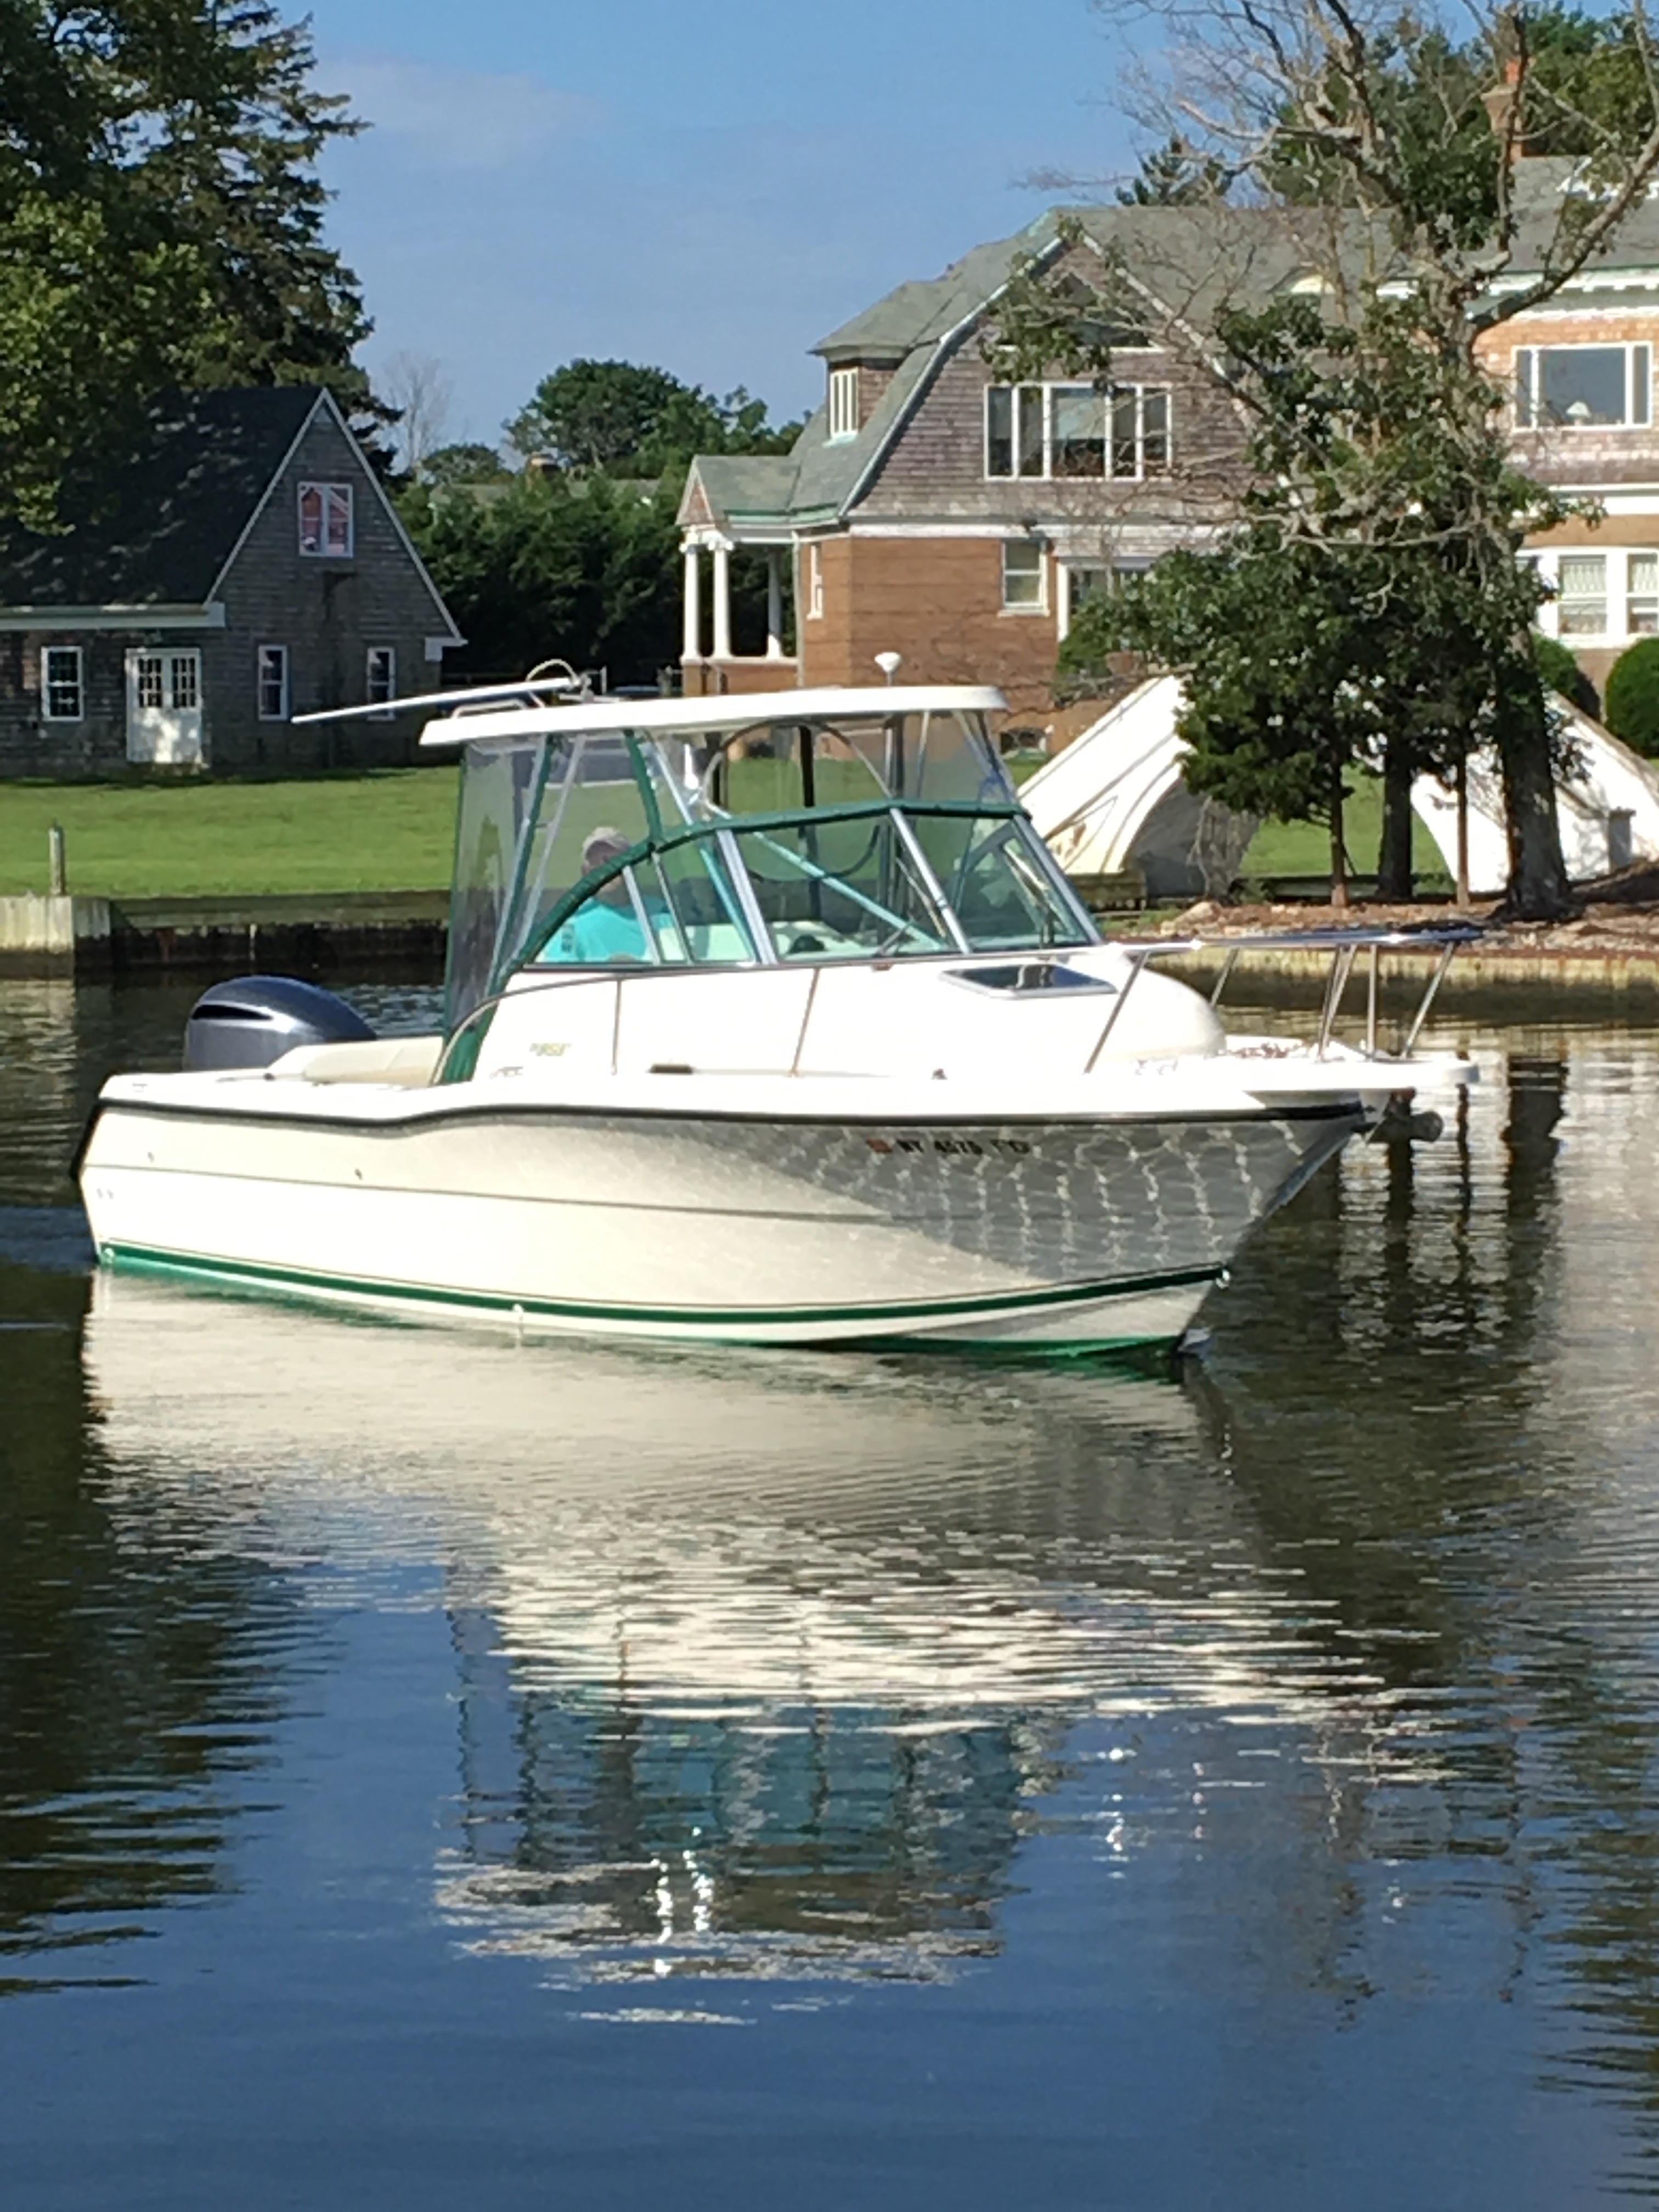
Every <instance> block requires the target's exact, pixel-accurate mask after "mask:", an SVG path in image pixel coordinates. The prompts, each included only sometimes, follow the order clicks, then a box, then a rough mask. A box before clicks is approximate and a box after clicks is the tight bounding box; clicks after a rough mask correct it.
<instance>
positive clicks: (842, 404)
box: [829, 368, 859, 445]
mask: <svg viewBox="0 0 1659 2212" xmlns="http://www.w3.org/2000/svg"><path fill="white" fill-rule="evenodd" d="M858 434H859V373H858V370H857V368H832V369H831V370H830V372H829V442H830V444H831V445H839V444H840V443H841V442H842V440H843V439H846V438H856V437H857V435H858Z"/></svg>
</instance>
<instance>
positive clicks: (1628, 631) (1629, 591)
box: [1625, 545, 1659, 638]
mask: <svg viewBox="0 0 1659 2212" xmlns="http://www.w3.org/2000/svg"><path fill="white" fill-rule="evenodd" d="M1638 561H1650V562H1652V563H1653V570H1654V582H1653V589H1652V590H1651V591H1650V592H1649V591H1643V592H1638V590H1637V588H1636V563H1637V562H1638ZM1638 601H1639V602H1640V603H1641V605H1643V607H1644V609H1650V610H1651V614H1652V623H1651V627H1650V628H1649V629H1638V627H1637V625H1636V623H1635V622H1634V621H1633V620H1632V611H1633V609H1634V608H1635V607H1636V605H1637V604H1638ZM1625 635H1626V637H1630V638H1637V637H1656V636H1659V546H1656V545H1632V547H1631V549H1630V550H1629V551H1628V552H1627V553H1626V556H1625Z"/></svg>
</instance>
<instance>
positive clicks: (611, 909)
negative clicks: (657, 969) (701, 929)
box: [541, 829, 651, 968]
mask: <svg viewBox="0 0 1659 2212" xmlns="http://www.w3.org/2000/svg"><path fill="white" fill-rule="evenodd" d="M630 842H631V841H630V840H629V839H628V838H626V837H624V836H623V833H622V831H621V830H620V829H595V830H594V831H593V833H592V836H590V837H589V838H588V839H587V841H586V843H585V844H584V845H583V847H582V873H583V875H585V876H589V875H592V872H593V871H594V869H595V868H602V867H604V866H605V865H606V863H607V862H608V861H611V860H620V858H621V857H622V855H623V854H624V853H625V852H627V850H628V849H629V843H630ZM541 957H542V958H543V959H544V960H549V961H557V962H560V963H568V965H569V966H571V967H573V968H604V967H607V966H609V965H610V964H611V962H613V961H617V960H648V959H649V958H650V957H651V955H650V951H649V948H648V947H647V944H646V941H645V932H644V930H643V929H641V927H640V918H639V915H637V914H636V913H635V909H634V902H633V899H632V898H631V897H630V896H629V889H628V884H627V880H626V878H624V877H622V876H620V875H617V876H612V877H611V880H610V882H609V883H605V884H600V885H599V889H598V890H596V891H595V892H594V893H593V895H592V897H591V898H589V899H587V900H586V901H584V902H583V903H582V904H581V905H580V906H579V907H578V908H577V909H576V911H575V913H574V914H573V915H571V917H570V919H569V921H567V922H565V923H564V924H563V926H562V927H561V928H560V929H558V930H557V931H556V933H554V935H553V936H552V937H551V938H550V939H549V940H548V942H547V943H546V945H544V946H543V948H542V954H541Z"/></svg>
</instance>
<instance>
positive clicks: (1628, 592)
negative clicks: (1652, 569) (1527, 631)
mask: <svg viewBox="0 0 1659 2212" xmlns="http://www.w3.org/2000/svg"><path fill="white" fill-rule="evenodd" d="M1655 556H1659V546H1656V545H1560V546H1556V545H1545V546H1536V547H1534V548H1533V549H1532V550H1529V551H1527V552H1523V553H1522V554H1521V555H1520V556H1519V557H1520V559H1521V560H1522V561H1523V562H1527V563H1528V566H1530V567H1532V568H1535V569H1536V570H1537V572H1538V574H1539V575H1540V576H1541V579H1542V580H1543V581H1544V583H1545V584H1546V585H1547V586H1548V587H1549V591H1550V594H1551V596H1550V597H1549V598H1548V599H1546V600H1545V601H1544V603H1543V605H1541V607H1540V608H1539V610H1538V613H1537V616H1536V617H1535V620H1536V623H1537V626H1538V628H1539V629H1541V631H1542V632H1543V634H1544V635H1545V636H1546V637H1554V638H1559V640H1560V641H1561V642H1562V644H1563V645H1565V646H1569V647H1571V648H1572V649H1573V650H1574V651H1575V652H1577V651H1580V650H1600V649H1601V647H1605V646H1620V645H1630V644H1633V643H1634V642H1635V641H1636V640H1637V639H1638V638H1643V637H1652V636H1654V635H1659V629H1638V628H1637V627H1636V625H1635V624H1634V623H1632V620H1631V608H1632V602H1640V603H1642V604H1643V605H1644V606H1646V607H1647V608H1650V609H1653V608H1654V607H1655V594H1654V593H1653V592H1638V590H1637V589H1636V587H1635V563H1636V562H1638V561H1640V560H1644V559H1648V560H1651V559H1653V558H1654V557H1655ZM1574 559H1579V560H1599V561H1601V562H1603V563H1604V564H1605V567H1604V574H1605V576H1606V579H1607V591H1606V597H1605V603H1604V605H1603V609H1602V622H1603V624H1604V627H1603V628H1602V629H1599V630H1589V629H1563V628H1562V625H1561V614H1562V607H1561V596H1560V593H1561V563H1562V562H1563V561H1564V560H1567V561H1571V560H1574ZM1590 596H1591V595H1590V594H1589V593H1586V594H1584V595H1583V599H1586V600H1588V599H1589V598H1590ZM1656 620H1659V611H1656Z"/></svg>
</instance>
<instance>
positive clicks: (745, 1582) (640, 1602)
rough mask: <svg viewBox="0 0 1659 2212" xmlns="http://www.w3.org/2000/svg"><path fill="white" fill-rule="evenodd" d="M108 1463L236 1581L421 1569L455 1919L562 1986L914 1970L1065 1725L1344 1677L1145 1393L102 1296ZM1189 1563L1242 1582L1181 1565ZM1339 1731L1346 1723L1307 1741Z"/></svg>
mask: <svg viewBox="0 0 1659 2212" xmlns="http://www.w3.org/2000/svg"><path fill="white" fill-rule="evenodd" d="M87 1359H88V1372H89V1379H90V1383H91V1388H92V1390H93V1392H94V1397H95V1400H96V1401H98V1402H99V1403H100V1406H101V1408H102V1416H103V1442H104V1449H105V1451H106V1455H107V1456H108V1459H109V1461H110V1462H111V1463H112V1466H113V1467H114V1468H115V1469H116V1470H118V1479H119V1480H125V1481H128V1482H131V1483H133V1484H142V1485H144V1486H156V1485H161V1486H178V1487H180V1488H182V1490H183V1491H185V1492H187V1493H188V1496H187V1497H186V1498H184V1499H181V1504H183V1505H184V1506H185V1510H187V1511H188V1512H189V1514H190V1516H191V1517H192V1518H194V1519H195V1520H196V1521H197V1524H198V1526H199V1525H201V1523H202V1522H204V1520H207V1519H210V1520H211V1522H212V1523H213V1524H214V1525H215V1526H216V1528H217V1531H218V1535H219V1540H220V1541H223V1542H225V1543H227V1544H228V1545H229V1546H231V1547H234V1549H235V1550H237V1551H238V1552H239V1553H242V1554H244V1555H246V1554H247V1553H255V1554H262V1555H263V1556H264V1557H266V1558H268V1559H274V1560H276V1561H289V1562H291V1561H295V1560H299V1559H307V1558H309V1559H319V1558H320V1559H327V1560H329V1561H330V1562H331V1563H335V1564H337V1563H338V1562H340V1561H341V1560H343V1559H344V1560H350V1559H353V1558H356V1559H358V1560H359V1561H367V1562H369V1563H371V1564H373V1563H381V1564H383V1563H385V1562H387V1561H397V1560H403V1561H408V1560H409V1559H412V1558H413V1559H432V1560H437V1561H439V1562H441V1569H442V1602H443V1605H444V1607H445V1608H446V1610H447V1613H448V1615H449V1619H450V1622H451V1627H452V1634H453V1643H454V1648H455V1652H456V1664H457V1668H458V1671H459V1735H460V1765H461V1794H460V1799H459V1810H458V1813H457V1815H456V1825H455V1829H454V1831H453V1838H452V1840H451V1842H450V1843H449V1844H448V1845H447V1847H446V1848H445V1850H443V1852H442V1855H441V1863H440V1866H439V1869H438V1877H437V1894H438V1899H439V1902H440V1905H441V1910H442V1911H444V1912H445V1913H446V1914H447V1915H448V1916H449V1917H451V1919H452V1920H453V1922H454V1923H456V1924H457V1925H458V1926H459V1928H461V1929H463V1930H465V1940H466V1941H467V1942H469V1943H471V1944H473V1945H476V1946H477V1947H478V1948H483V1949H506V1950H513V1951H519V1952H529V1953H533V1954H539V1955H541V1956H543V1957H544V1958H545V1959H546V1960H548V1961H549V1962H550V1966H552V1967H553V1968H554V1969H555V1970H556V1972H558V1973H559V1974H560V1975H561V1976H565V1975H568V1976H573V1977H575V1978H583V1979H588V1978H626V1977H629V1976H633V1975H645V1976H647V1977H650V1976H659V1975H663V1974H665V1973H669V1972H679V1971H688V1970H690V1971H696V1972H736V1973H740V1974H747V1975H767V1974H775V1973H788V1974H791V1975H794V1976H799V1975H802V1974H808V1975H835V1974H836V1973H841V1972H855V1973H860V1974H863V1973H867V1972H872V1971H873V1972H881V1973H884V1974H902V1975H927V1974H929V1973H933V1972H938V1971H939V1969H940V1968H941V1966H943V1965H944V1964H945V1962H948V1961H949V1960H951V1959H953V1958H957V1957H961V1956H963V1955H971V1954H977V1953H981V1952H984V1951H986V1950H987V1949H992V1948H995V1947H996V1944H997V1942H998V1937H997V1933H996V1925H997V1908H998V1901H999V1899H1000V1898H1001V1897H1002V1896H1003V1895H1004V1893H1006V1890H1007V1889H1008V1887H1009V1885H1010V1881H1011V1868H1012V1862H1013V1859H1014V1856H1015V1853H1016V1850H1017V1849H1018V1845H1019V1844H1020V1841H1021V1839H1022V1837H1023V1836H1024V1834H1025V1833H1026V1832H1027V1831H1028V1829H1029V1827H1030V1824H1031V1821H1032V1819H1033V1815H1034V1811H1035V1801H1037V1800H1040V1799H1041V1798H1042V1796H1044V1795H1045V1794H1047V1793H1048V1791H1049V1790H1051V1789H1052V1788H1053V1787H1054V1784H1055V1782H1056V1780H1057V1778H1059V1776H1060V1772H1061V1771H1062V1767H1061V1763H1062V1761H1063V1759H1064V1757H1065V1754H1066V1740H1067V1737H1068V1734H1069V1732H1070V1731H1071V1729H1073V1726H1074V1724H1075V1723H1077V1722H1078V1721H1079V1719H1080V1718H1082V1717H1085V1716H1102V1715H1105V1716H1110V1715H1113V1714H1115V1713H1116V1714H1123V1715H1127V1714H1130V1713H1133V1714H1136V1715H1141V1716H1144V1715H1146V1713H1147V1712H1148V1711H1154V1710H1158V1709H1164V1710H1168V1709H1169V1708H1170V1707H1172V1706H1179V1707H1181V1708H1182V1709H1183V1710H1184V1709H1190V1708H1192V1707H1194V1706H1199V1707H1209V1708H1211V1709H1212V1710H1214V1711H1216V1712H1217V1717H1220V1716H1221V1714H1223V1713H1225V1714H1227V1715H1230V1716H1235V1717H1236V1716H1238V1715H1241V1714H1242V1715H1244V1716H1246V1717H1266V1716H1267V1715H1269V1714H1271V1715H1273V1716H1274V1717H1292V1716H1295V1715H1297V1714H1298V1713H1300V1714H1301V1715H1302V1716H1303V1717H1304V1731H1305V1729H1306V1728H1307V1727H1308V1726H1309V1725H1311V1726H1312V1727H1313V1728H1314V1730H1315V1733H1317V1730H1318V1727H1319V1726H1320V1725H1321V1723H1320V1720H1319V1716H1320V1715H1322V1714H1323V1713H1325V1712H1326V1711H1327V1710H1328V1697H1329V1692H1330V1691H1331V1689H1332V1688H1333V1686H1336V1685H1335V1684H1334V1676H1348V1675H1350V1674H1352V1677H1353V1679H1354V1680H1355V1682H1356V1685H1357V1683H1358V1679H1359V1676H1358V1672H1357V1670H1355V1669H1353V1668H1352V1665H1351V1662H1349V1661H1348V1659H1347V1658H1346V1656H1342V1655H1340V1654H1334V1653H1332V1652H1331V1651H1330V1650H1328V1649H1326V1650H1321V1649H1319V1648H1318V1647H1317V1645H1316V1644H1311V1643H1310V1642H1309V1641H1308V1640H1307V1639H1305V1638H1304V1637H1302V1636H1301V1635H1300V1634H1299V1632H1297V1630H1295V1629H1294V1628H1291V1629H1281V1628H1280V1626H1279V1624H1278V1622H1277V1620H1276V1619H1275V1613H1274V1606H1273V1595H1272V1593H1271V1592H1270V1591H1264V1590H1261V1589H1253V1588H1249V1587H1243V1586H1241V1578H1240V1577H1238V1575H1237V1571H1236V1570H1237V1565H1238V1564H1239V1552H1240V1548H1241V1547H1243V1548H1244V1549H1245V1550H1247V1551H1249V1550H1253V1549H1255V1544H1254V1541H1252V1531H1251V1530H1250V1529H1249V1528H1248V1527H1246V1526H1243V1525H1242V1524H1238V1523H1237V1514H1238V1508H1237V1498H1236V1496H1235V1494H1234V1492H1233V1491H1232V1489H1231V1486H1229V1485H1228V1484H1227V1483H1226V1482H1225V1479H1224V1477H1223V1476H1222V1474H1220V1473H1219V1472H1216V1473H1214V1474H1206V1466H1209V1465H1212V1464H1213V1462H1212V1461H1211V1458H1210V1455H1209V1454H1208V1453H1207V1452H1206V1451H1205V1450H1204V1449H1203V1448H1202V1443H1201V1439H1200V1434H1199V1429H1200V1415H1199V1413H1198V1411H1197V1408H1196V1407H1195V1405H1194V1401H1193V1400H1192V1399H1191V1398H1190V1397H1189V1396H1188V1395H1187V1394H1186V1393H1184V1392H1183V1391H1182V1389H1179V1388H1178V1387H1176V1386H1174V1385H1172V1384H1169V1383H1152V1382H1143V1381H1136V1380H1132V1379H1126V1378H1118V1377H1110V1376H1100V1375H1098V1374H1089V1373H1080V1374H1076V1375H1072V1376H1056V1375H1048V1376H1036V1377H1033V1376H1018V1375H1016V1374H1011V1373H1008V1372H1006V1371H1004V1372H1000V1373H999V1372H997V1371H995V1370H978V1369H973V1370H966V1371H964V1370H962V1369H960V1368H956V1367H941V1366H939V1365H938V1364H924V1363H914V1364H909V1365H908V1366H907V1365H903V1364H897V1363H892V1362H885V1363H884V1362H881V1361H878V1360H877V1359H875V1358H865V1359H861V1358H858V1357H857V1356H854V1358H851V1359H850V1360H849V1359H848V1358H845V1357H840V1358H833V1359H831V1358H817V1359H814V1358H790V1359H789V1360H787V1362H782V1361H778V1360H775V1358H771V1357H769V1356H768V1355H763V1354H750V1355H744V1354H742V1353H735V1354H729V1355H726V1356H723V1357H721V1358H718V1359H716V1358H714V1357H712V1356H710V1355H708V1354H705V1353H702V1352H671V1351H659V1352H641V1353H635V1352H614V1351H611V1350H608V1349H604V1348H600V1349H595V1348H589V1347H584V1348H580V1349H578V1348H576V1347H570V1346H557V1345H548V1344H545V1343H539V1344H532V1345H529V1346H518V1345H515V1344H514V1343H513V1342H512V1341H511V1340H508V1339H505V1338H503V1339H500V1340H489V1339H474V1338H471V1337H470V1336H464V1335H460V1334H448V1333H447V1332H441V1331H435V1330H434V1331H428V1330H423V1329H416V1328H410V1329H395V1328H386V1327H384V1326H382V1325H373V1324H356V1323H353V1322H349V1321H343V1320H340V1319H338V1318H336V1317H333V1316H320V1315H317V1314H313V1313H309V1312H307V1311H304V1310H298V1309H295V1310H284V1309H281V1308H277V1309H273V1308H271V1307H270V1306H265V1307H263V1308H258V1309H254V1308H248V1307H243V1306H239V1305H238V1304H236V1303H235V1302H234V1301H231V1300H219V1299H216V1298H213V1297H204V1296H203V1295H202V1294H200V1293H198V1292H192V1291H176V1290H172V1289H164V1288H160V1287H156V1286H153V1285H149V1284H145V1283H143V1282H140V1281H137V1280H134V1279H119V1278H109V1277H105V1278H100V1279H99V1280H98V1282H97V1285H96V1287H95V1291H94V1309H93V1311H92V1314H91V1316H90V1317H89V1321H88V1335H87ZM1195 1534H1201V1535H1202V1536H1203V1538H1204V1539H1205V1541H1203V1544H1202V1549H1203V1551H1204V1552H1205V1553H1207V1554H1208V1555H1209V1556H1211V1557H1212V1558H1215V1557H1218V1556H1219V1557H1220V1558H1221V1559H1223V1560H1224V1561H1225V1562H1226V1563H1228V1565H1229V1567H1230V1568H1231V1571H1218V1572H1217V1573H1216V1574H1215V1575H1213V1576H1212V1577H1205V1576H1203V1575H1198V1576H1194V1575H1193V1574H1190V1573H1188V1572H1185V1571H1182V1572H1177V1573H1176V1575H1174V1576H1173V1577H1171V1575H1170V1571H1169V1570H1170V1563H1171V1561H1172V1560H1176V1559H1178V1558H1179V1557H1180V1556H1181V1555H1182V1554H1185V1553H1190V1551H1191V1547H1192V1545H1193V1540H1194V1535H1195ZM1333 1724H1334V1723H1333Z"/></svg>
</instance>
